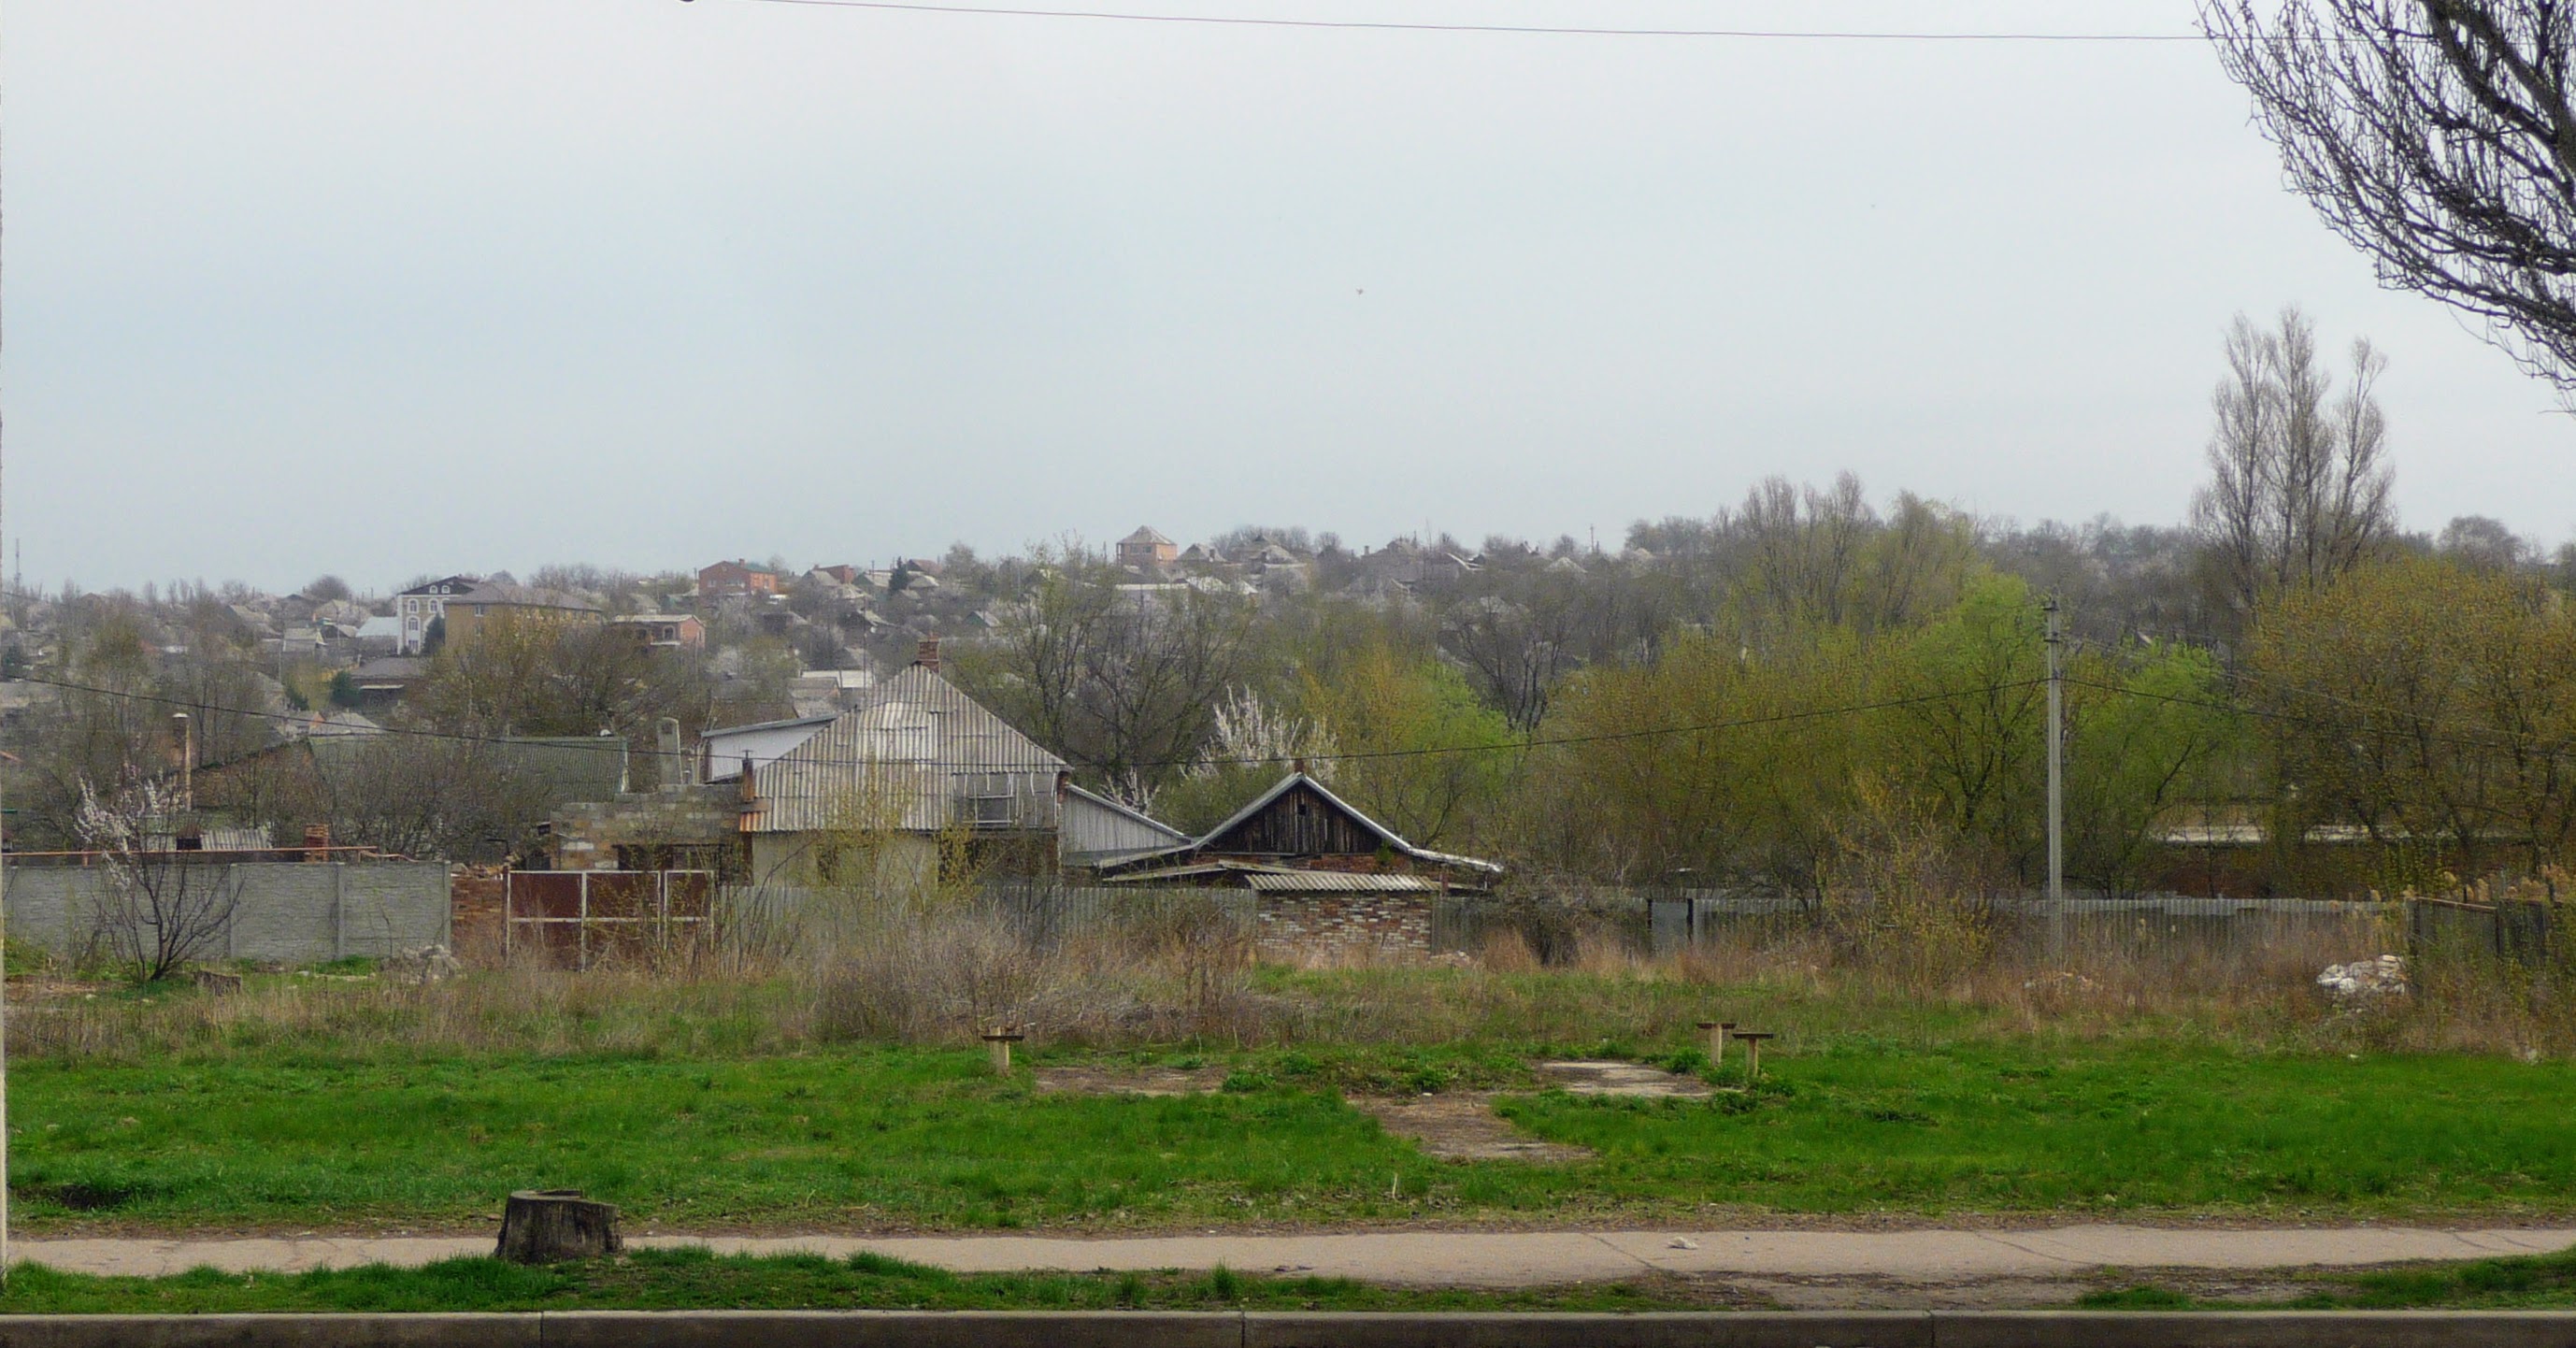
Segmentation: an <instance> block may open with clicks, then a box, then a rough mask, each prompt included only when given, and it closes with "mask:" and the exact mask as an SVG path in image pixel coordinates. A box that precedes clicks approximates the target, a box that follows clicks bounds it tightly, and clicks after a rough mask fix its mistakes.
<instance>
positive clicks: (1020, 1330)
mask: <svg viewBox="0 0 2576 1348" xmlns="http://www.w3.org/2000/svg"><path fill="white" fill-rule="evenodd" d="M127 1345H134V1346H136V1348H487V1345H488V1346H490V1348H609V1346H610V1345H616V1346H617V1348H772V1346H773V1345H774V1346H775V1348H2576V1312H2570V1311H2505V1312H2484V1311H2480V1312H2448V1311H2251V1312H2215V1313H2201V1312H2159V1311H2145V1312H2122V1311H2091V1312H2086V1311H1901V1312H1886V1313H1861V1314H1841V1313H1821V1314H1811V1313H1787V1314H1774V1313H1769V1312H1753V1311H1746V1312H1727V1311H1720V1312H1715V1313H1699V1312H1688V1313H1678V1314H1647V1315H1561V1314H1532V1315H1517V1314H1474V1315H1440V1314H1431V1315H1410V1314H1391V1315H1390V1314H1378V1315H1371V1314H1335V1313H1312V1314H1297V1313H1275V1312H1266V1311H1264V1312H1252V1313H1240V1312H1231V1311H1211V1312H1184V1311H1175V1312H1154V1311H1139V1312H1119V1311H1107V1312H1099V1311H1092V1312H1048V1311H953V1312H917V1311H571V1312H546V1313H541V1314H516V1315H26V1316H0V1348H126V1346H127Z"/></svg>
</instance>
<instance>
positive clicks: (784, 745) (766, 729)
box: [699, 716, 833, 782]
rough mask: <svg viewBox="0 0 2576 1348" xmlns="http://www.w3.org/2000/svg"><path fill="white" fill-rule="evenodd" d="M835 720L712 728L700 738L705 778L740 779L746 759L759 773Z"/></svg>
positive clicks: (816, 718)
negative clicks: (705, 768)
mask: <svg viewBox="0 0 2576 1348" xmlns="http://www.w3.org/2000/svg"><path fill="white" fill-rule="evenodd" d="M832 720H833V718H832V717H830V716H803V717H796V718H793V719H790V720H785V721H760V722H757V723H755V724H752V725H737V726H727V727H725V728H724V729H722V730H710V731H708V732H707V733H706V734H705V735H703V736H701V737H700V738H699V744H700V747H701V751H702V752H703V753H704V754H705V756H706V765H707V770H706V778H705V780H707V781H710V782H730V781H734V780H736V779H738V778H740V777H741V776H742V764H743V760H744V759H749V760H751V766H752V770H753V771H754V772H757V771H759V770H760V769H762V768H764V767H766V766H768V765H769V764H771V763H773V762H776V761H777V760H778V759H779V758H780V757H781V756H783V755H785V754H788V753H792V752H794V751H795V750H796V749H797V748H798V747H799V746H801V745H803V744H804V743H805V741H807V740H809V739H812V738H814V736H816V735H818V734H821V733H822V730H823V727H825V726H827V725H830V724H831V723H832Z"/></svg>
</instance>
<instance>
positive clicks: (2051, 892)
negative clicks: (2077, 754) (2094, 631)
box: [2040, 595, 2066, 904]
mask: <svg viewBox="0 0 2576 1348" xmlns="http://www.w3.org/2000/svg"><path fill="white" fill-rule="evenodd" d="M2040 611H2041V612H2043V613H2046V614H2047V615H2048V901H2049V902H2050V903H2052V904H2054V903H2062V902H2064V901H2065V898H2066V718H2065V715H2064V712H2065V702H2064V692H2063V690H2064V688H2065V685H2066V674H2065V670H2064V669H2063V668H2062V666H2063V661H2062V660H2061V659H2060V656H2059V653H2060V651H2061V649H2062V648H2063V647H2064V646H2065V644H2066V643H2065V640H2064V639H2063V638H2062V637H2060V636H2059V635H2058V633H2057V598H2056V596H2054V595H2051V596H2050V597H2049V599H2048V602H2046V603H2044V604H2042V605H2040Z"/></svg>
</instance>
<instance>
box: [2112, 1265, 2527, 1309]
mask: <svg viewBox="0 0 2576 1348" xmlns="http://www.w3.org/2000/svg"><path fill="white" fill-rule="evenodd" d="M2301 1281H2302V1284H2303V1285H2305V1286H2306V1287H2308V1288H2309V1289H2310V1290H2309V1291H2307V1292H2306V1293H2305V1294H2303V1295H2299V1296H2295V1297H2293V1298H2291V1299H2289V1300H2288V1301H2272V1302H2266V1303H2263V1305H2264V1306H2265V1307H2268V1308H2273V1309H2290V1310H2360V1311H2403V1310H2566V1309H2569V1308H2571V1307H2576V1251H2562V1252H2560V1253H2557V1254H2542V1255H2518V1256H2514V1257H2510V1258H2503V1259H2471V1260H2463V1261H2461V1262H2458V1263H2452V1264H2431V1265H2424V1266H2419V1267H2410V1268H2392V1269H2373V1270H2370V1271H2367V1272H2360V1273H2311V1274H2306V1275H2304V1276H2303V1277H2302V1279H2301ZM2080 1304H2081V1305H2083V1306H2085V1307H2086V1308H2088V1309H2093V1310H2215V1309H2229V1308H2232V1307H2233V1303H2228V1302H2218V1301H2205V1300H2199V1299H2195V1298H2193V1297H2191V1296H2188V1295H2185V1294H2183V1293H2180V1292H2177V1291H2174V1290H2172V1289H2170V1288H2166V1287H2161V1286H2158V1285H2156V1284H2153V1283H2135V1284H2129V1285H2126V1286H2121V1287H2107V1288H2104V1289H2102V1290H2100V1291H2098V1292H2094V1293H2091V1294H2089V1295H2087V1296H2085V1297H2084V1298H2083V1300H2082V1301H2081V1303H2080Z"/></svg>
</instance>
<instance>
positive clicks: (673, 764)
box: [653, 716, 689, 795]
mask: <svg viewBox="0 0 2576 1348" xmlns="http://www.w3.org/2000/svg"><path fill="white" fill-rule="evenodd" d="M653 747H654V749H655V750H656V751H658V753H659V754H660V757H661V760H662V761H661V762H660V764H658V765H657V766H658V767H659V768H660V772H659V774H658V780H659V781H660V782H661V783H662V793H663V794H664V795H675V794H677V793H678V792H679V790H680V788H682V787H684V786H687V785H688V784H689V760H687V759H685V758H682V757H681V756H680V723H679V722H678V721H677V720H674V719H673V718H671V717H668V716H665V717H663V718H662V719H661V720H660V721H658V722H656V723H655V724H654V726H653Z"/></svg>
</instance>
